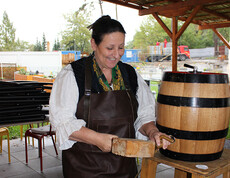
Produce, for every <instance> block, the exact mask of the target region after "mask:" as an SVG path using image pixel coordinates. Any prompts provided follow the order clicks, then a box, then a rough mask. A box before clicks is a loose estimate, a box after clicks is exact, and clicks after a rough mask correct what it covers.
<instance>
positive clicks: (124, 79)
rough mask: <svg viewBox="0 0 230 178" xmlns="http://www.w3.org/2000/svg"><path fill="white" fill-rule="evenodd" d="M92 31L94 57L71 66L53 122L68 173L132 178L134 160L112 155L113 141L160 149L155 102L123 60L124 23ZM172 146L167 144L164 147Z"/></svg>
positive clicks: (57, 89)
mask: <svg viewBox="0 0 230 178" xmlns="http://www.w3.org/2000/svg"><path fill="white" fill-rule="evenodd" d="M90 29H92V39H91V47H92V49H93V51H94V52H93V54H92V55H90V56H89V57H86V58H82V59H80V60H78V61H75V62H73V63H71V64H70V65H67V66H66V67H65V68H64V69H63V70H62V71H61V72H60V73H59V74H58V76H57V78H56V80H55V82H54V85H53V89H52V93H51V97H50V122H51V124H52V125H53V126H54V127H55V128H56V134H57V140H58V143H59V145H60V149H61V150H63V151H62V163H63V174H64V177H79V178H89V177H90V178H93V177H98V178H105V177H117V178H118V177H119V178H123V177H124V178H133V177H135V175H136V172H137V171H136V163H135V159H134V158H125V157H121V156H117V155H114V154H112V153H111V143H112V139H113V138H116V137H123V138H135V135H136V137H137V138H142V139H144V138H147V137H148V138H149V139H150V140H152V141H154V142H155V141H156V143H157V145H160V139H159V136H160V135H161V134H162V133H160V132H159V131H158V129H157V128H156V126H155V125H154V121H155V99H154V97H153V95H152V93H151V91H150V89H149V87H148V86H147V85H146V83H145V81H144V80H143V79H142V78H141V76H140V75H139V74H138V73H136V72H135V70H134V69H133V68H132V67H131V66H130V65H127V64H124V63H122V62H120V59H121V57H122V56H123V54H124V46H125V30H124V28H123V27H122V25H121V24H120V23H119V22H118V21H116V20H113V19H111V18H110V17H109V16H102V17H101V18H99V19H98V20H97V21H96V22H95V23H93V24H92V25H91V26H90ZM168 145H169V142H167V141H166V140H163V147H164V148H166V147H167V146H168Z"/></svg>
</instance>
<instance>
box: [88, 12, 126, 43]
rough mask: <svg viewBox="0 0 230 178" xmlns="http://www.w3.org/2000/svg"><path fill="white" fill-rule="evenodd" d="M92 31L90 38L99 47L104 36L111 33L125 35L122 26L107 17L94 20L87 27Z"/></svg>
mask: <svg viewBox="0 0 230 178" xmlns="http://www.w3.org/2000/svg"><path fill="white" fill-rule="evenodd" d="M88 28H89V29H90V30H91V29H92V38H93V39H94V40H95V43H96V44H97V45H99V44H100V43H101V41H102V39H103V37H104V35H105V34H108V33H113V32H121V33H124V34H125V33H126V32H125V30H124V28H123V26H122V25H121V23H120V22H118V21H117V20H114V19H111V17H110V16H109V15H104V16H102V17H100V18H99V19H98V20H96V21H95V22H94V23H93V24H91V25H90V26H88Z"/></svg>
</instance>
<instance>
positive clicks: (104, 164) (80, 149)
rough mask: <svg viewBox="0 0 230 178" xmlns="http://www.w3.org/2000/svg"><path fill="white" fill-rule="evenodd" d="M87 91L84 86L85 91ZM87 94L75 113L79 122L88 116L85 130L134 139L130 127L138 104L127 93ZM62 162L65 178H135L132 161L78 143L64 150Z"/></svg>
mask: <svg viewBox="0 0 230 178" xmlns="http://www.w3.org/2000/svg"><path fill="white" fill-rule="evenodd" d="M87 81H88V82H89V81H90V80H86V82H87ZM88 87H89V85H88ZM88 87H87V84H86V91H88V89H89V88H88ZM90 89H91V88H90ZM90 89H89V90H90ZM89 93H90V94H89V95H88V94H86V93H85V95H84V96H83V97H82V98H81V100H80V101H79V103H78V111H77V117H78V118H84V117H86V115H88V116H87V118H88V119H86V122H87V127H88V128H90V129H92V130H95V131H97V132H100V133H109V134H114V135H117V136H118V137H122V138H135V131H134V126H133V124H134V121H135V119H136V111H137V102H136V99H135V97H134V96H133V95H132V93H130V91H129V90H119V91H108V92H102V93H92V94H91V92H89ZM86 95H88V96H89V97H88V96H86ZM86 100H89V101H88V102H87V101H86ZM85 103H87V104H85ZM86 110H88V112H87V111H86ZM84 112H85V113H87V114H86V115H85V113H84ZM62 162H63V174H64V177H65V178H108V177H109V178H134V177H135V175H136V173H137V169H136V162H135V159H134V158H126V157H121V156H117V155H114V154H112V153H111V152H110V153H105V152H102V151H101V150H100V149H99V148H98V147H96V146H94V145H89V144H85V143H81V142H77V143H75V144H74V145H73V146H72V148H70V149H68V150H63V152H62Z"/></svg>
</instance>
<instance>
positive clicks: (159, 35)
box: [133, 15, 230, 50]
mask: <svg viewBox="0 0 230 178" xmlns="http://www.w3.org/2000/svg"><path fill="white" fill-rule="evenodd" d="M161 19H162V21H163V22H164V23H165V24H166V26H167V27H168V29H169V30H171V19H169V18H164V17H161ZM183 24H184V22H182V21H179V22H178V30H179V29H180V28H181V27H182V25H183ZM218 31H219V32H220V33H221V35H223V36H224V38H225V39H226V40H227V41H229V40H230V27H228V28H221V29H218ZM164 39H166V40H167V41H171V39H170V38H169V36H168V34H167V33H166V32H165V31H164V29H163V28H162V27H161V26H160V24H159V23H158V22H157V21H156V20H155V18H154V17H153V16H151V15H150V16H147V18H146V19H144V21H143V22H142V24H141V26H140V30H138V31H137V32H136V34H135V35H134V39H133V48H138V49H143V50H146V49H147V46H153V45H156V42H157V41H159V42H163V41H164ZM218 43H219V45H223V42H222V41H221V40H220V39H219V38H218ZM178 45H187V46H189V48H190V49H193V48H206V47H213V46H214V32H213V31H212V30H211V29H209V30H198V25H195V24H190V25H189V26H188V27H187V29H186V30H185V31H184V33H183V34H182V35H181V37H180V39H179V41H178Z"/></svg>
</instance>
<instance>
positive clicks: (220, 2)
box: [103, 0, 230, 29]
mask: <svg viewBox="0 0 230 178" xmlns="http://www.w3.org/2000/svg"><path fill="white" fill-rule="evenodd" d="M103 1H107V2H111V3H114V4H118V5H122V6H126V7H129V8H133V9H137V10H138V11H139V15H141V16H142V15H149V14H157V15H160V16H164V17H168V18H172V17H177V18H178V20H181V21H186V20H187V19H188V18H189V17H191V15H192V13H193V9H194V8H199V11H198V12H197V13H196V14H195V16H194V17H193V19H192V20H191V22H190V23H193V24H197V25H199V27H200V29H209V28H223V27H230V0H103Z"/></svg>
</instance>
